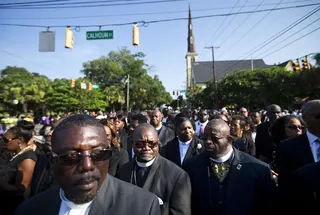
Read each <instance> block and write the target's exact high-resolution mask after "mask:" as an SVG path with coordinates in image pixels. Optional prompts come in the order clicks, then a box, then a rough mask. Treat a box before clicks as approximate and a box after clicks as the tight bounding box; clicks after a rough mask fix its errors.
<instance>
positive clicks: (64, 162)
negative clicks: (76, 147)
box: [48, 148, 112, 167]
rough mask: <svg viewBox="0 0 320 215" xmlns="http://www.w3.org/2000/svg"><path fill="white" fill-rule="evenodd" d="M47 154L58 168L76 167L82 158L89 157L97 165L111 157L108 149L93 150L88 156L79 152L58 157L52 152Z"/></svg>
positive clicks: (110, 151)
mask: <svg viewBox="0 0 320 215" xmlns="http://www.w3.org/2000/svg"><path fill="white" fill-rule="evenodd" d="M48 154H49V156H52V158H53V160H54V161H55V162H57V164H58V166H62V167H67V166H76V165H78V164H79V163H80V162H81V160H82V159H83V158H84V157H90V158H91V160H92V162H94V163H99V162H102V161H105V160H108V159H109V158H110V157H111V156H112V150H111V149H110V148H107V149H101V150H95V151H93V152H91V153H90V154H89V155H84V154H82V153H81V152H76V153H69V154H61V155H58V154H56V153H54V152H52V153H48Z"/></svg>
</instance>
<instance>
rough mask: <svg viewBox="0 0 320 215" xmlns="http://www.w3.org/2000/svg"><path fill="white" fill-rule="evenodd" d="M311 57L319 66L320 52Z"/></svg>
mask: <svg viewBox="0 0 320 215" xmlns="http://www.w3.org/2000/svg"><path fill="white" fill-rule="evenodd" d="M313 59H314V60H315V61H316V65H317V66H320V53H317V54H315V55H314V56H313Z"/></svg>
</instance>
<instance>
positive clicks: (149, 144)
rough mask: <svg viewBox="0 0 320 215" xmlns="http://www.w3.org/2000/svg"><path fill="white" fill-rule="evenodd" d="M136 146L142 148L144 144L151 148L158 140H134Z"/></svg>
mask: <svg viewBox="0 0 320 215" xmlns="http://www.w3.org/2000/svg"><path fill="white" fill-rule="evenodd" d="M135 145H136V147H137V148H143V147H144V146H145V145H148V147H149V148H151V149H153V148H155V147H156V146H157V145H158V141H157V142H151V141H150V142H136V143H135Z"/></svg>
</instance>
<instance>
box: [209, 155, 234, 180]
mask: <svg viewBox="0 0 320 215" xmlns="http://www.w3.org/2000/svg"><path fill="white" fill-rule="evenodd" d="M211 168H212V170H213V173H214V174H215V175H216V176H217V178H218V179H219V181H220V182H222V181H223V180H224V178H225V177H226V176H227V174H228V172H229V169H230V164H229V163H228V161H226V162H223V163H216V162H214V161H212V160H211Z"/></svg>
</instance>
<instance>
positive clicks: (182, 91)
mask: <svg viewBox="0 0 320 215" xmlns="http://www.w3.org/2000/svg"><path fill="white" fill-rule="evenodd" d="M179 91H180V93H188V92H189V91H190V90H179Z"/></svg>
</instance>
